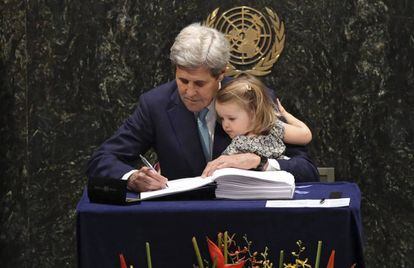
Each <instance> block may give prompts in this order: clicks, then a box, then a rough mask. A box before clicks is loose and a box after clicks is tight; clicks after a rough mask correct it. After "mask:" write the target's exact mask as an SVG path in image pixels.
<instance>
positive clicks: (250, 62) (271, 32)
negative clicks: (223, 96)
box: [203, 6, 285, 77]
mask: <svg viewBox="0 0 414 268" xmlns="http://www.w3.org/2000/svg"><path fill="white" fill-rule="evenodd" d="M219 9H220V8H216V9H215V10H214V11H213V12H212V13H210V15H208V17H207V19H206V21H205V22H204V23H203V24H204V25H206V26H208V27H213V28H216V29H217V30H219V31H221V32H222V33H224V35H225V36H226V37H227V39H228V40H229V43H230V50H231V51H230V61H229V63H228V64H227V68H226V75H227V76H234V77H237V76H239V75H240V74H243V73H248V74H251V75H256V76H263V75H267V74H269V73H270V72H271V68H272V66H273V64H274V63H275V62H276V61H277V59H278V58H279V56H280V54H281V53H282V51H283V47H284V44H285V26H284V23H283V22H282V21H281V20H280V19H279V17H278V15H277V14H276V12H274V11H273V10H272V9H270V8H267V7H266V8H265V10H266V13H267V16H263V14H262V13H261V12H260V11H258V10H256V9H253V8H250V7H247V6H241V7H235V8H232V9H229V10H227V11H225V12H224V13H222V14H221V16H219Z"/></svg>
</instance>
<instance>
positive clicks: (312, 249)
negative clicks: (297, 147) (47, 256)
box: [76, 182, 365, 268]
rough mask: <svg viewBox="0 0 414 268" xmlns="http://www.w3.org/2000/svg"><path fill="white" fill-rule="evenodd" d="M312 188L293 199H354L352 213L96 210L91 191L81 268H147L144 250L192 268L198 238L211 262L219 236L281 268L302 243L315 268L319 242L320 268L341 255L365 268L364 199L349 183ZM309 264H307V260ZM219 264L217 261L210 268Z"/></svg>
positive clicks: (256, 208)
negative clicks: (124, 267) (246, 244)
mask: <svg viewBox="0 0 414 268" xmlns="http://www.w3.org/2000/svg"><path fill="white" fill-rule="evenodd" d="M297 186H309V187H306V188H302V190H301V191H300V192H297V193H295V196H294V199H321V198H328V196H329V194H330V193H331V192H334V191H335V192H336V191H339V192H342V197H350V198H351V202H350V206H349V207H341V208H266V207H265V203H266V200H242V201H240V200H238V201H236V200H193V201H144V202H142V203H140V204H134V205H129V206H115V205H104V204H95V203H90V202H89V200H88V197H87V194H86V191H85V192H84V194H83V196H82V198H81V200H80V202H79V203H78V206H77V209H76V211H77V225H76V231H77V249H78V266H79V267H120V265H119V257H118V254H119V253H123V254H124V256H125V257H126V259H127V262H128V264H129V265H130V264H132V265H133V266H134V267H135V268H137V267H147V264H146V255H145V243H146V242H149V243H150V246H151V255H152V265H153V267H154V268H164V267H193V264H197V261H196V257H195V253H194V249H193V245H192V242H191V239H192V237H193V236H195V237H196V239H197V241H198V245H199V246H200V251H201V254H202V256H203V258H205V259H207V260H209V261H210V259H209V255H208V250H207V243H206V239H205V238H206V237H209V238H211V239H212V240H216V238H217V233H218V232H223V231H228V232H229V233H230V234H236V237H235V238H236V241H238V244H240V245H242V244H243V243H242V242H243V238H242V237H243V235H244V234H246V235H247V237H248V239H249V240H250V241H252V242H253V244H252V248H253V250H256V251H259V252H263V251H264V248H265V247H266V246H267V247H268V248H269V250H270V253H269V257H270V259H271V261H272V262H273V263H274V266H277V264H278V261H277V260H278V258H279V251H280V250H281V249H283V250H284V252H285V259H284V260H285V262H290V263H291V262H294V258H293V257H292V256H291V254H290V252H292V251H297V250H298V247H297V245H296V241H298V240H301V241H303V243H304V245H305V246H306V250H305V252H304V253H302V255H301V256H303V257H307V258H309V261H308V263H309V262H310V263H311V265H312V267H313V266H314V263H315V256H316V252H317V243H318V240H321V241H322V242H323V245H322V255H321V262H320V266H319V267H326V264H327V262H328V259H329V255H330V253H331V250H332V249H335V251H336V254H335V268H340V267H346V268H349V267H351V265H352V264H353V263H356V264H357V266H356V267H365V265H364V260H363V251H362V250H363V247H362V226H361V215H360V200H361V193H360V190H359V188H358V186H357V185H356V184H354V183H349V182H336V183H312V184H309V183H299V184H297ZM303 259H304V258H303ZM211 264H212V262H211V261H210V265H211Z"/></svg>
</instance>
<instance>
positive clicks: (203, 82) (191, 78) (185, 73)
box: [175, 67, 222, 112]
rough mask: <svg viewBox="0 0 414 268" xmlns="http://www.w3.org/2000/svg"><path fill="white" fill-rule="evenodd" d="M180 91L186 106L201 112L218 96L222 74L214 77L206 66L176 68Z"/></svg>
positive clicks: (192, 110)
mask: <svg viewBox="0 0 414 268" xmlns="http://www.w3.org/2000/svg"><path fill="white" fill-rule="evenodd" d="M175 78H176V81H177V86H178V92H179V94H180V97H181V100H182V101H183V103H184V105H185V107H187V109H188V110H190V111H191V112H199V111H201V110H202V109H203V108H205V107H207V106H208V105H209V104H210V103H211V101H212V100H213V98H214V97H215V96H216V93H217V90H218V87H219V81H221V79H222V75H220V76H219V77H217V78H216V77H214V76H212V75H211V73H210V70H209V69H207V68H205V67H198V68H195V69H189V68H180V67H176V69H175Z"/></svg>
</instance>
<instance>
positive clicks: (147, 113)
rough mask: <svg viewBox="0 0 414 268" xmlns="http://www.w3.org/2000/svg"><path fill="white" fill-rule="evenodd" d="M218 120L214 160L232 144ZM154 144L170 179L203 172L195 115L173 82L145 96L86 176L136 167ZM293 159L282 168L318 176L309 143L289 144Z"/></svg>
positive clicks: (99, 152) (298, 176) (115, 174)
mask: <svg viewBox="0 0 414 268" xmlns="http://www.w3.org/2000/svg"><path fill="white" fill-rule="evenodd" d="M230 141H231V140H230V138H229V137H228V136H227V134H226V133H225V132H224V131H223V129H222V127H221V125H220V124H216V128H215V134H214V145H213V159H214V158H217V157H218V156H219V155H220V154H221V153H222V152H223V151H224V149H225V148H226V147H227V146H228V145H229V144H230ZM151 147H153V148H154V149H155V151H156V153H157V155H158V160H159V163H160V166H161V170H162V174H163V176H165V177H167V178H168V179H176V178H184V177H194V176H199V175H201V173H202V171H203V170H204V168H205V166H206V160H205V158H204V154H203V150H202V147H201V143H200V139H199V135H198V130H197V123H196V119H195V117H194V114H193V113H192V112H190V111H188V110H187V108H186V107H185V106H184V104H183V103H182V101H181V99H180V96H179V94H178V90H177V84H176V82H175V81H172V82H169V83H166V84H163V85H161V86H159V87H156V88H154V89H152V90H150V91H148V92H146V93H144V94H142V95H141V97H140V100H139V104H138V106H137V108H136V110H135V111H134V113H133V114H132V115H131V116H130V117H129V118H128V119H127V120H126V121H125V122H124V123H123V125H122V126H121V127H120V128H119V129H118V131H117V132H116V133H115V134H114V135H113V136H112V137H111V138H109V139H108V140H106V141H105V142H104V143H103V144H102V145H101V146H100V147H99V148H98V150H97V151H96V152H95V153H94V154H93V156H92V158H91V160H90V161H89V163H88V167H87V172H86V173H87V175H88V177H110V178H121V177H122V176H123V175H124V174H125V173H127V172H129V171H130V170H132V169H136V168H137V160H138V155H139V154H143V153H145V152H146V151H147V150H148V149H150V148H151ZM285 155H287V156H290V157H292V158H291V159H290V160H279V161H278V162H279V163H280V166H281V169H282V170H286V171H288V172H291V173H292V174H293V175H294V176H295V178H296V181H306V180H318V172H317V170H316V167H315V165H314V164H313V163H312V161H311V159H310V158H309V156H308V154H307V151H306V148H305V147H302V146H296V147H293V146H287V150H286V154H285Z"/></svg>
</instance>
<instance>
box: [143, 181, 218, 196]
mask: <svg viewBox="0 0 414 268" xmlns="http://www.w3.org/2000/svg"><path fill="white" fill-rule="evenodd" d="M211 182H213V179H212V178H211V177H206V178H202V177H194V178H184V179H178V180H171V181H168V183H167V184H168V188H165V189H162V190H156V191H148V192H142V193H141V198H140V199H141V200H145V199H151V198H155V197H161V196H166V195H170V194H174V193H181V192H186V191H190V190H193V189H197V188H200V187H202V186H204V185H207V184H209V183H211Z"/></svg>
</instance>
